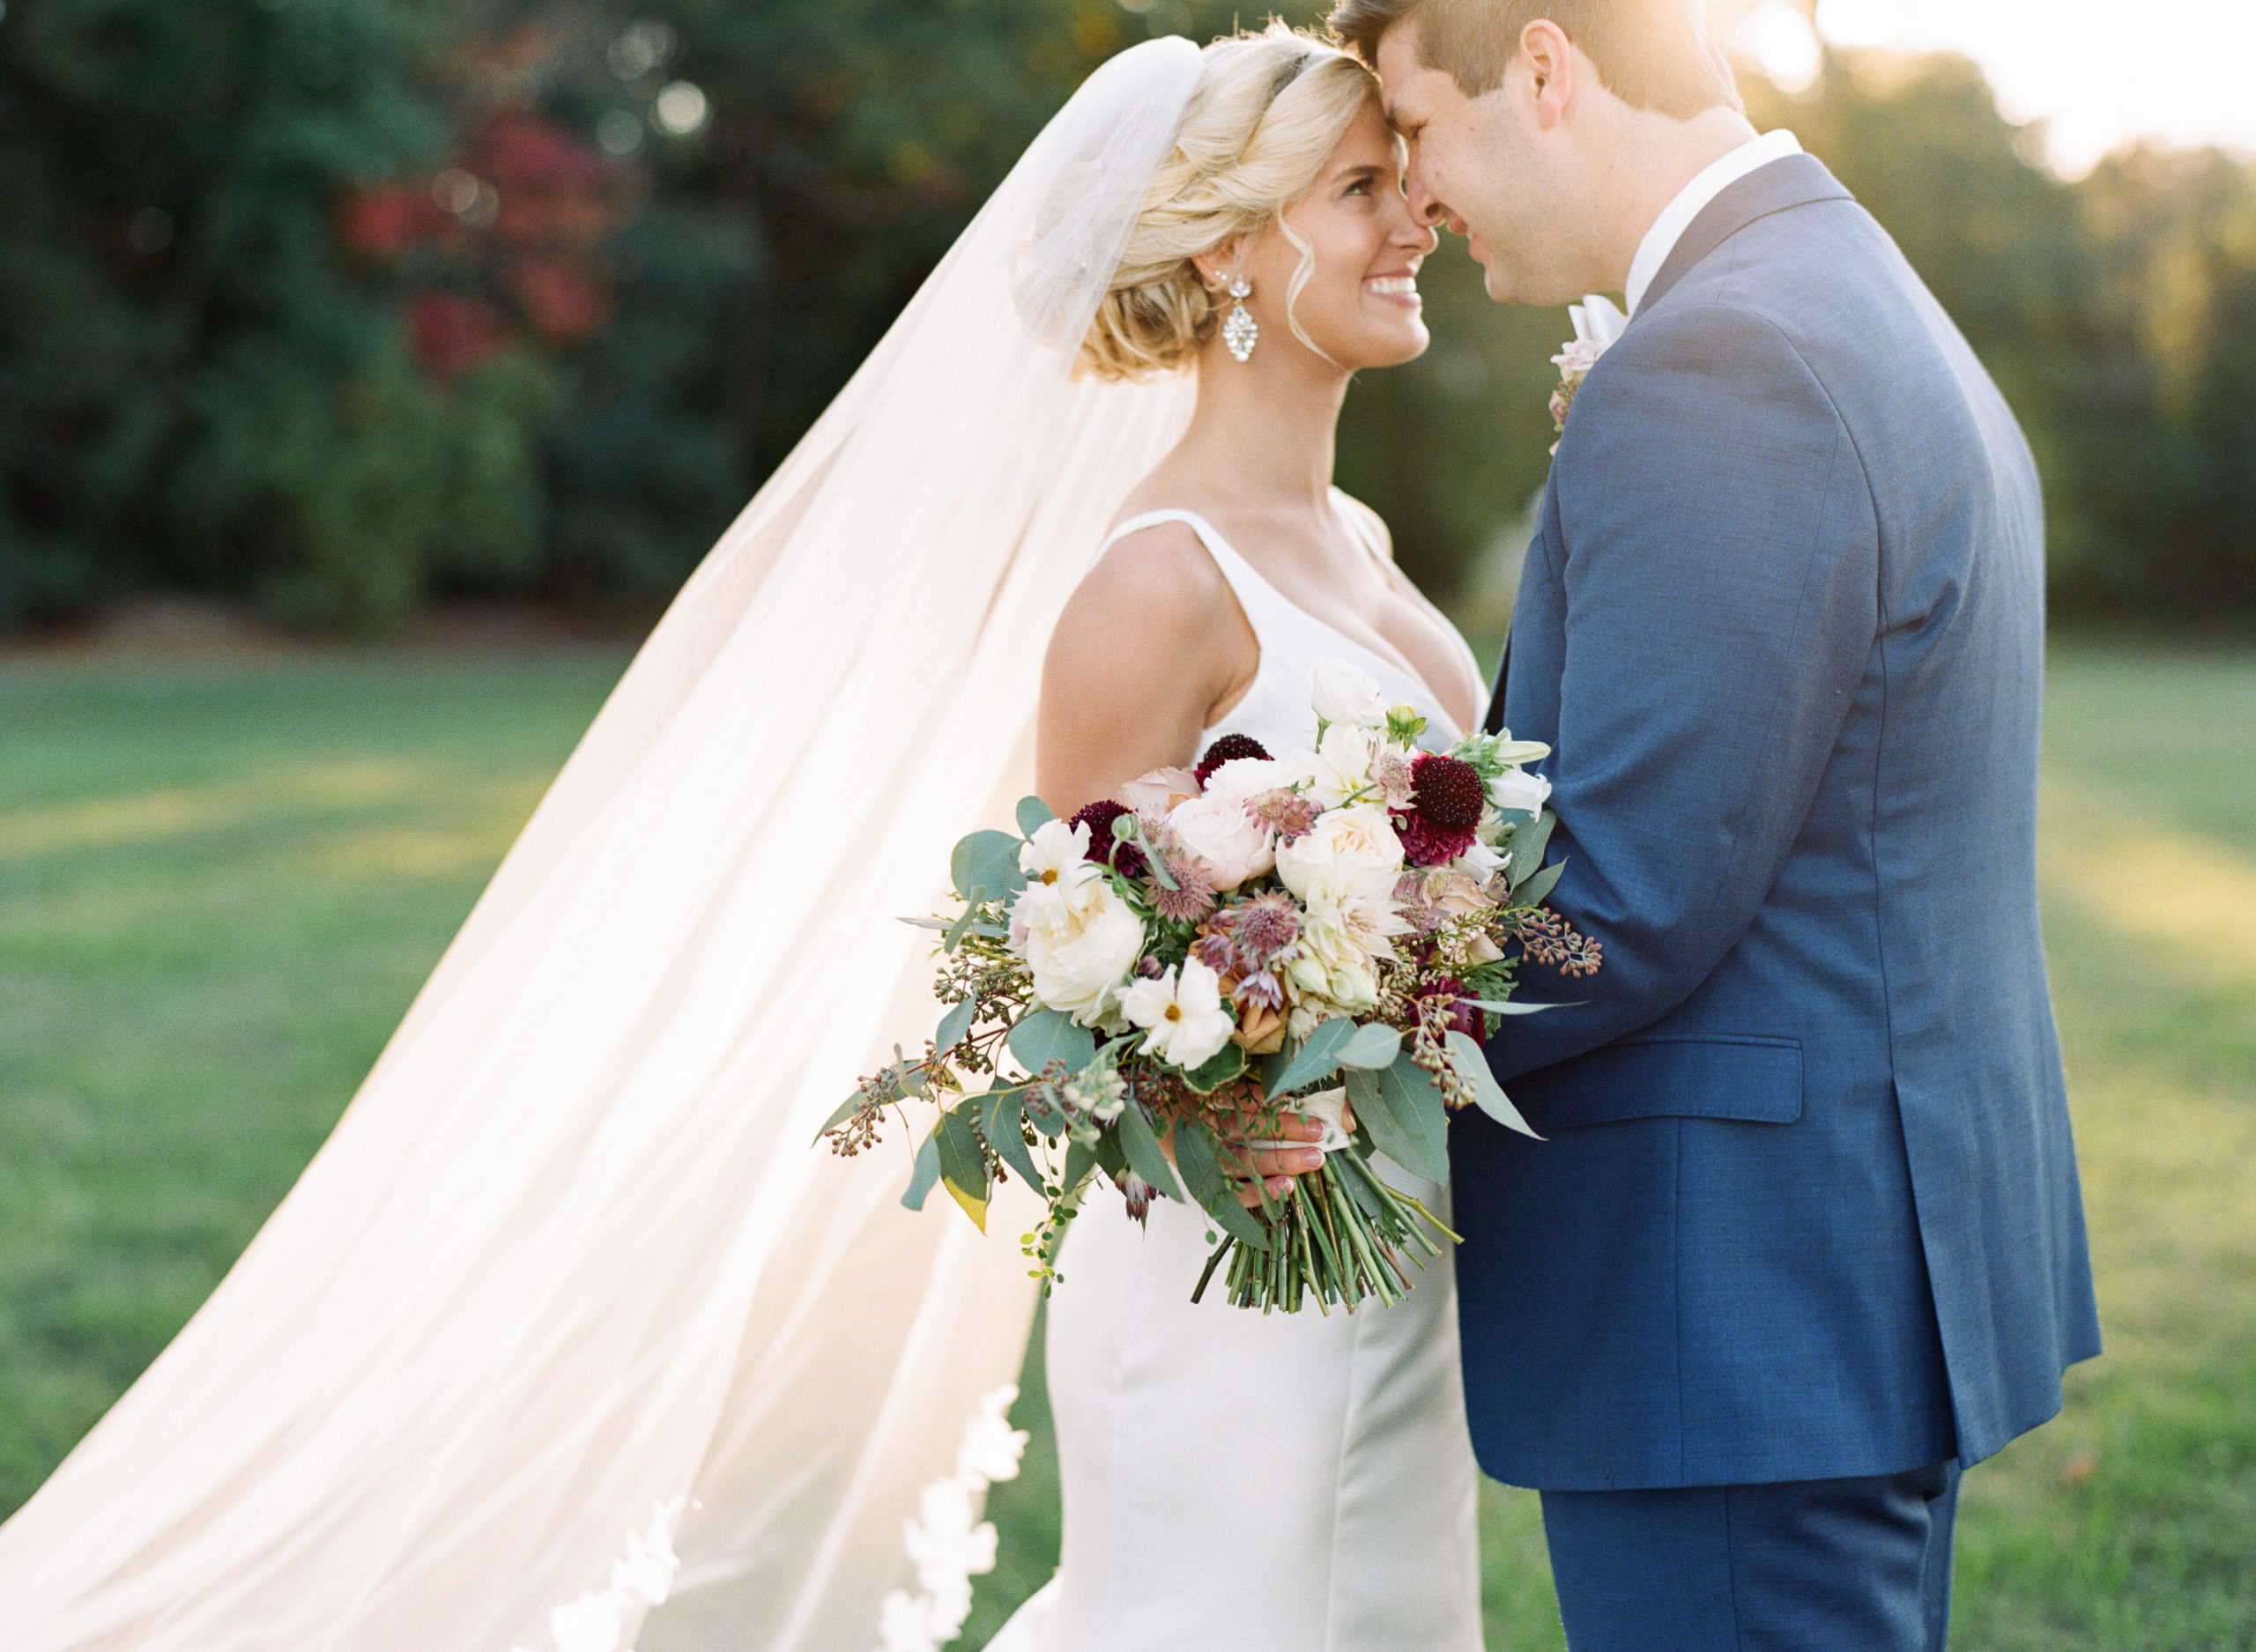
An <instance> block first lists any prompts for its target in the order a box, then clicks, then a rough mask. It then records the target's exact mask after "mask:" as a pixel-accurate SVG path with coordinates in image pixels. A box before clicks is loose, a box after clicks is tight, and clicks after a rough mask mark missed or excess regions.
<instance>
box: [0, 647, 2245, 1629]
mask: <svg viewBox="0 0 2256 1652" xmlns="http://www.w3.org/2000/svg"><path fill="white" fill-rule="evenodd" d="M621 663H623V662H622V660H621V658H620V656H616V655H610V654H599V653H593V652H580V653H574V652H560V653H553V654H527V655H523V656H490V657H484V658H477V657H464V656H403V655H397V654H374V653H371V654H349V653H348V654H340V655H337V656H327V657H308V658H293V659H286V660H260V661H248V662H234V663H211V664H193V665H190V664H167V665H154V664H149V665H130V664H124V663H115V662H69V661H41V660H27V661H22V662H19V663H12V664H7V665H0V728H5V729H6V730H7V731H8V733H7V744H6V747H5V751H6V761H5V764H4V767H0V1211H5V1212H6V1219H5V1221H4V1222H0V1511H4V1510H6V1509H11V1508H14V1507H15V1506H16V1505H17V1504H19V1502H21V1501H22V1500H23V1499H24V1498H25V1497H26V1496H27V1495H28V1494H29V1493H30V1492H31V1491H32V1489H33V1487H34V1486H35V1485H37V1484H38V1482H39V1480H40V1478H41V1477H42V1476H43V1475H44V1474H45V1473H46V1472H47V1471H48V1469H50V1468H51V1467H52V1466H53V1465H54V1463H56V1462H57V1461H58V1460H59V1459H60V1458H61V1457H62V1456H63V1453H64V1452H65V1451H67V1450H68V1449H69V1448H70V1446H71V1442H72V1441H75V1440H76V1439H77V1438H78V1435H79V1434H80V1433H83V1432H84V1431H85V1428H86V1427H87V1426H89V1425H91V1424H92V1423H93V1420H94V1419H96V1418H97V1417H99V1416H100V1413H101V1411H102V1410H103V1409H104V1408H105V1407H106V1406H107V1405H108V1403H109V1402H110V1401H111V1400H112V1399H113V1398H114V1397H115V1395H116V1394H117V1393H118V1392H119V1391H120V1390H121V1389H122V1388H123V1387H124V1386H125V1385H126V1383H128V1382H130V1381H131V1379H132V1378H133V1376H134V1375H135V1374H136V1373H137V1372H138V1371H139V1370H140V1369H141V1368H142V1367H143V1366H144V1365H145V1364H146V1363H147V1362H148V1360H149V1359H151V1358H152V1357H153V1355H154V1354H155V1353H156V1352H157V1351H158V1350H159V1349H160V1347H162V1345H164V1343H165V1341H166V1339H167V1337H169V1336H170V1335H171V1334H172V1332H173V1331H174V1330H175V1329H176V1328H177V1327H178V1326H179V1324H180V1323H181V1322H182V1321H183V1320H185V1319H186V1318H187V1316H188V1315H189V1313H190V1312H192V1311H193V1310H194V1308H195V1307H196V1305H197V1302H198V1301H199V1300H201V1299H202V1298H203V1296H204V1293H206V1292H208V1291H209V1290H210V1288H211V1285H212V1284H213V1283H214V1282H215V1281H216V1280H217V1279H218V1278H219V1274H220V1273H221V1272H222V1271H223V1270H224V1269H225V1268H226V1265H227V1263H229V1261H230V1260H231V1259H232V1258H233V1257H234V1255H235V1254H236V1253H237V1252H238V1251H239V1250H240V1249H241V1247H242V1246H243V1245H244V1244H245V1243H246V1242H247V1241H249V1237H250V1235H251V1234H252V1233H253V1232H254V1231H256V1227H257V1226H258V1224H259V1222H260V1221H261V1220H262V1219H263V1218H264V1217H265V1215H266V1213H267V1212H268V1211H270V1210H271V1209H272V1207H273V1205H274V1204H275V1203H276V1202H277V1201H278V1199H279V1198H280V1197H281V1196H282V1195H283V1193H284V1192H285V1191H286V1189H287V1188H288V1186H289V1184H290V1182H291V1181H292V1179H293V1177H294V1175H295V1174H296V1173H297V1171H298V1168H299V1167H301V1165H302V1164H303V1163H304V1161H305V1160H306V1159H308V1157H309V1156H310V1155H311V1153H312V1152H313V1151H314V1149H315V1146H316V1145H318V1144H319V1143H320V1141H321V1140H322V1138H323V1136H324V1134H325V1133H326V1132H327V1130H328V1129H329V1127H330V1123H331V1122H332V1121H333V1120H334V1119H335V1117H336V1115H337V1114H338V1111H339V1110H340V1109H341V1108H342V1107H343V1106H344V1104H345V1100H347V1098H348V1097H349V1096H350V1094H351V1093H352V1091H353V1087H354V1085H355V1084H356V1083H357V1082H358V1080H359V1078H360V1075H361V1074H362V1072H363V1071H365V1070H366V1069H367V1065H368V1063H370V1062H371V1061H372V1060H373V1059H374V1058H375V1054H376V1052H377V1050H378V1048H380V1047H381V1046H382V1041H383V1040H384V1037H385V1036H386V1034H387V1033H389V1032H390V1028H391V1026H392V1025H393V1023H394V1022H395V1021H396V1020H397V1018H398V1016H399V1014H400V1013H401V1011H403V1010H404V1008H405V1006H406V1004H407V1002H408V999H409V998H410V997H411V996H412V994H413V992H414V990H415V989H416V987H417V985H418V984H419V982H420V981H421V979H422V977H423V975H424V974H425V972H426V971H427V970H428V969H429V967H430V966H431V965H432V963H433V962H434V960H435V959H436V958H437V956H438V953H439V952H440V950H441V949H442V947H443V946H444V945H445V943H446V940H447V938H448V937H449V934H450V933H451V931H452V930H453V928H454V926H455V924H456V923H457V922H459V921H460V919H461V917H462V915H464V913H465V912H466V911H467V910H468V909H469V907H470V904H471V900H473V899H474V898H475V897H476V895H477V893H478V891H479V887H480V885H481V884H482V882H483V879H484V878H485V876H486V872H487V871H488V870H490V868H491V867H492V865H493V863H494V862H495V861H496V860H498V859H499V857H500V856H501V852H502V850H503V849H504V848H506V847H507V846H508V841H509V839H510V837H511V836H512V834H513V833H514V832H515V830H516V826H517V825H518V824H519V823H520V822H521V821H522V820H523V818H524V817H525V815H526V814H527V813H528V812H530V811H531V807H532V804H533V803H534V802H535V801H536V800H537V798H538V795H539V792H540V789H541V787H542V785H543V783H544V782H545V779H546V777H547V775H548V774H550V773H552V772H553V769H554V767H555V766H556V764H557V763H558V762H559V761H560V760H561V759H562V757H563V756H564V754H565V753H566V752H568V750H569V749H570V746H571V745H572V742H573V740H574V739H575V737H576V736H577V734H578V732H579V730H581V729H582V728H583V726H584V725H585V723H586V722H587V721H588V719H589V718H590V716H591V715H593V713H594V711H595V708H596V707H597V705H598V704H599V703H600V701H601V699H602V696H603V694H604V692H605V689H606V688H607V687H608V686H609V685H610V683H611V681H612V678H613V677H614V676H615V675H616V673H617V671H618V670H619V669H620V665H621ZM2051 704H2052V723H2051V729H2050V734H2049V743H2048V746H2047V793H2046V800H2047V815H2046V821H2045V843H2044V848H2045V896H2046V915H2047V926H2048V927H2047V935H2048V938H2049V942H2050V945H2051V948H2052V964H2053V990H2054V995H2055V997H2056V1000H2057V1003H2058V1005H2059V1016H2060V1022H2061V1027H2062V1032H2063V1034H2064V1037H2065V1039H2066V1042H2067V1054H2068V1063H2069V1076H2070V1081H2071V1085H2072V1088H2073V1092H2074V1100H2075V1108H2076V1123H2077V1128H2078V1130H2079V1132H2080V1142H2081V1145H2082V1159H2083V1166H2084V1173H2085V1178H2086V1182H2085V1186H2086V1194H2087V1197H2088V1200H2089V1211H2090V1217H2091V1223H2092V1228H2093V1239H2094V1244H2095V1248H2096V1253H2097V1258H2098V1265H2099V1269H2100V1293H2101V1306H2102V1310H2103V1313H2104V1316H2105V1319H2106V1324H2107V1332H2108V1338H2109V1353H2108V1357H2107V1358H2106V1359H2104V1360H2102V1361H2099V1362H2097V1363H2096V1364H2095V1365H2093V1366H2090V1367H2084V1368H2083V1369H2082V1370H2080V1371H2078V1372H2076V1373H2075V1374H2074V1375H2073V1376H2072V1377H2071V1379H2070V1388H2069V1404H2068V1409H2067V1413H2066V1414H2065V1415H2064V1416H2063V1417H2062V1418H2061V1419H2060V1420H2059V1421H2058V1422H2056V1423H2054V1424H2052V1426H2050V1427H2048V1428H2045V1429H2044V1430H2042V1431H2040V1432H2039V1433H2037V1434H2035V1435H2032V1436H2031V1437H2030V1438H2029V1439H2027V1440H2024V1441H2021V1442H2020V1443H2019V1444H2017V1445H2016V1446H2015V1447H2014V1448H2011V1449H2010V1450H2008V1451H2007V1453H2006V1454H2005V1455H2004V1456H2002V1457H2000V1459H1998V1460H1997V1461H1996V1462H1995V1463H1990V1464H1987V1465H1985V1466H1984V1467H1983V1468H1982V1469H1981V1470H1980V1471H1978V1472H1977V1473H1976V1474H1974V1475H1972V1476H1970V1478H1969V1479H1968V1482H1967V1487H1966V1494H1965V1499H1966V1500H1965V1513H1964V1516H1963V1523H1962V1537H1961V1543H1960V1549H1959V1559H1960V1571H1959V1596H1958V1608H1957V1613H1956V1619H1955V1630H1956V1644H1957V1645H1958V1646H1960V1647H1962V1648H2032V1649H2034V1648H2048V1649H2075V1652H2082V1649H2084V1648H2089V1649H2090V1652H2102V1649H2104V1652H2119V1649H2121V1648H2138V1649H2140V1652H2146V1649H2148V1648H2156V1649H2160V1648H2186V1649H2187V1652H2193V1649H2194V1648H2199V1649H2200V1652H2219V1649H2223V1648H2249V1649H2250V1652H2256V732H2252V730H2256V659H2252V658H2247V657H2227V656H2215V657H2213V656H2193V655H2169V656H2165V655H2158V654H2153V653H2143V654H2142V653H2134V652H2128V651H2119V650H2109V649H2101V648H2064V649H2063V650H2061V651H2060V652H2059V654H2058V655H2057V656H2056V657H2055V660H2054V665H2053V680H2052V702H2051ZM1038 1374H1039V1367H1038V1362H1037V1363H1035V1364H1034V1365H1033V1366H1032V1367H1031V1368H1030V1371H1029V1381H1028V1391H1027V1395H1026V1397H1025V1399H1024V1400H1023V1401H1022V1403H1021V1407H1020V1416H1021V1420H1022V1421H1023V1422H1025V1423H1027V1424H1028V1425H1029V1426H1033V1427H1034V1428H1035V1433H1036V1440H1035V1448H1034V1450H1033V1452H1032V1453H1031V1454H1030V1456H1029V1460H1028V1470H1027V1472H1026V1474H1025V1475H1024V1477H1023V1478H1021V1479H1020V1481H1018V1482H1017V1483H1015V1484H1013V1485H1009V1486H1006V1487H1004V1488H1001V1489H1000V1490H999V1491H998V1493H997V1496H996V1498H995V1500H994V1513H995V1516H996V1518H997V1520H998V1523H1000V1524H1001V1525H1002V1526H1003V1528H1004V1541H1003V1551H1004V1560H1003V1566H1002V1567H1001V1569H999V1570H998V1573H997V1574H995V1575H994V1576H993V1577H992V1578H990V1579H988V1580H986V1582H985V1583H984V1585H983V1588H982V1589H981V1595H980V1604H979V1608H978V1613H977V1616H976V1618H975V1620H974V1623H973V1626H972V1631H971V1633H969V1634H968V1636H967V1638H966V1641H965V1642H964V1644H966V1645H968V1646H977V1645H979V1644H980V1643H981V1642H982V1641H983V1640H984V1638H985V1636H986V1634H987V1633H991V1630H992V1628H993V1626H994V1625H995V1624H997V1623H998V1622H999V1621H1000V1619H1001V1617H1002V1615H1003V1614H1004V1613H1005V1612H1006V1611H1007V1609H1008V1606H1009V1605H1010V1604H1012V1603H1013V1602H1015V1601H1016V1600H1017V1599H1019V1598H1020V1597H1022V1596H1023V1595H1024V1594H1026V1593H1027V1592H1028V1591H1029V1590H1030V1589H1033V1588H1035V1587H1036V1586H1037V1585H1038V1584H1039V1583H1040V1582H1041V1581H1042V1580H1043V1577H1045V1576H1046V1575H1047V1574H1048V1571H1049V1569H1050V1566H1051V1564H1052V1563H1053V1562H1054V1559H1055V1554H1056V1543H1057V1511H1056V1506H1055V1499H1056V1490H1055V1487H1056V1479H1055V1459H1054V1454H1053V1452H1052V1451H1051V1449H1050V1441H1049V1440H1048V1438H1047V1433H1046V1430H1045V1429H1044V1428H1043V1405H1042V1394H1041V1387H1040V1383H1039V1382H1038V1380H1036V1379H1038ZM1483 1536H1484V1541H1485V1545H1486V1548H1487V1553H1488V1643H1489V1646H1490V1647H1491V1648H1495V1652H1504V1649H1506V1648H1510V1649H1512V1652H1520V1649H1523V1648H1525V1649H1529V1652H1532V1649H1533V1648H1559V1647H1561V1646H1562V1645H1563V1641H1562V1636H1561V1635H1560V1633H1559V1629H1558V1624H1557V1619H1556V1613H1555V1608H1554V1606H1553V1604H1552V1600H1551V1591H1550V1583H1549V1580H1548V1575H1547V1569H1546V1567H1545V1564H1544V1559H1543V1545H1542V1537H1541V1530H1540V1523H1539V1522H1538V1520H1537V1518H1536V1515H1535V1511H1534V1508H1533V1501H1532V1498H1529V1497H1527V1496H1525V1494H1522V1493H1510V1492H1506V1491H1504V1490H1503V1489H1502V1488H1498V1487H1493V1486H1492V1487H1490V1488H1488V1498H1487V1500H1486V1502H1485V1504H1484V1508H1483Z"/></svg>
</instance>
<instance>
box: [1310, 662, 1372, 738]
mask: <svg viewBox="0 0 2256 1652" xmlns="http://www.w3.org/2000/svg"><path fill="white" fill-rule="evenodd" d="M1308 690H1309V696H1308V697H1309V703H1310V705H1311V706H1313V707H1316V715H1317V716H1319V717H1321V718H1323V719H1324V721H1325V722H1344V723H1347V724H1349V725H1350V726H1352V727H1354V728H1359V729H1376V728H1377V727H1379V726H1380V725H1381V724H1383V723H1384V722H1385V721H1386V695H1385V693H1384V691H1383V690H1382V689H1381V688H1380V687H1379V685H1378V684H1377V682H1376V681H1374V680H1373V679H1372V678H1371V675H1370V673H1369V672H1368V671H1365V670H1362V669H1361V668H1359V667H1357V666H1354V665H1350V664H1349V663H1347V661H1345V660H1335V659H1329V658H1326V659H1321V660H1318V661H1317V663H1315V664H1314V665H1312V666H1310V668H1309V673H1308Z"/></svg>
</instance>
